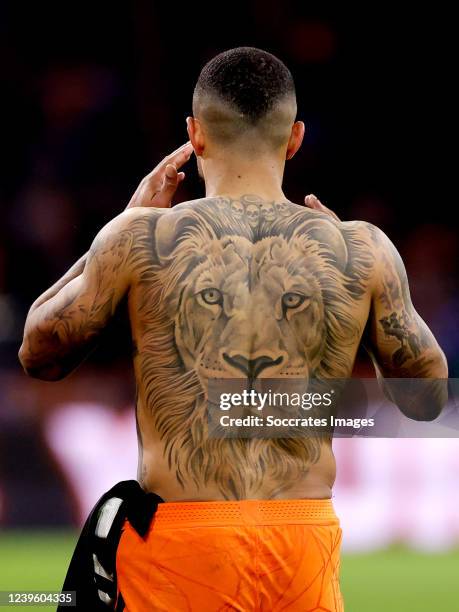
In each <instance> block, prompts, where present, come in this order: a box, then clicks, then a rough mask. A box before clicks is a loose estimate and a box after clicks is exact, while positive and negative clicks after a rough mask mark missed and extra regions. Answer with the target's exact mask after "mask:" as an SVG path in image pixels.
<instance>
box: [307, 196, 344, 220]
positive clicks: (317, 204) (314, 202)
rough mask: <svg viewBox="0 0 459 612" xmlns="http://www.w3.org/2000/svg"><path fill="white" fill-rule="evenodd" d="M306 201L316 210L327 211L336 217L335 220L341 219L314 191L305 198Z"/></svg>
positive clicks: (309, 206) (327, 213) (308, 205)
mask: <svg viewBox="0 0 459 612" xmlns="http://www.w3.org/2000/svg"><path fill="white" fill-rule="evenodd" d="M304 203H305V205H306V206H307V207H308V208H312V209H314V210H319V211H320V212H323V213H325V214H326V215H329V216H330V217H332V219H335V221H340V218H339V217H338V215H337V214H335V213H334V212H333V211H332V210H330V209H329V208H327V207H326V206H324V205H323V204H322V202H321V201H320V200H319V198H317V197H316V196H315V195H314V194H313V193H310V194H309V195H307V196H306V197H305V198H304Z"/></svg>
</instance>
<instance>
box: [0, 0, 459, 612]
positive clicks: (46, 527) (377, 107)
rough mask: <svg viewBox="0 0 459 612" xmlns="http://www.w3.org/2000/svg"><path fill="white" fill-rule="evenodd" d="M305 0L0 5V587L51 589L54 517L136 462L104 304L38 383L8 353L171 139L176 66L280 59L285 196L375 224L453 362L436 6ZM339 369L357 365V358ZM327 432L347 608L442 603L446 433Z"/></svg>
mask: <svg viewBox="0 0 459 612" xmlns="http://www.w3.org/2000/svg"><path fill="white" fill-rule="evenodd" d="M314 6H315V5H313V3H308V2H300V1H298V2H295V1H288V0H285V1H284V2H282V3H281V2H273V1H270V0H264V1H260V0H251V1H246V2H231V3H228V4H226V5H222V4H221V3H208V4H207V3H206V2H200V3H197V4H196V5H193V4H187V5H186V6H180V5H177V4H176V3H167V2H155V1H147V0H140V1H137V0H136V1H132V2H129V3H104V2H100V3H99V2H98V3H94V2H92V3H90V4H89V3H88V4H87V5H86V4H85V3H84V2H83V3H78V4H68V3H59V4H57V3H56V4H53V3H28V4H26V3H18V2H13V1H5V0H3V1H2V2H0V66H1V82H2V91H3V95H2V98H1V104H2V112H1V115H0V116H1V122H2V126H1V134H2V146H1V149H0V156H1V183H0V528H1V533H0V590H1V589H3V590H5V589H11V588H38V589H45V588H60V585H61V582H62V578H63V575H64V572H65V570H66V564H67V562H68V558H69V555H70V553H71V550H72V547H73V545H74V543H75V537H76V531H75V530H76V528H77V527H78V526H79V525H81V522H82V520H83V518H84V517H85V516H86V514H87V513H88V511H89V509H90V508H91V507H92V505H93V504H94V503H95V501H96V500H97V498H98V497H99V496H100V494H101V493H102V492H104V491H105V490H106V489H108V488H109V487H110V486H112V484H113V483H114V482H116V481H118V480H121V479H125V478H133V477H135V475H136V454H137V447H136V435H135V423H134V413H133V397H134V386H133V378H132V372H131V366H130V362H129V359H128V355H129V333H128V327H127V324H126V320H125V316H124V313H123V312H121V313H120V315H119V316H118V318H117V319H116V321H115V324H114V325H113V329H112V332H113V333H110V335H109V338H107V340H106V341H105V342H104V344H103V346H101V347H100V348H99V349H98V350H97V351H96V352H95V353H94V354H93V355H92V356H91V358H90V359H89V360H88V361H87V362H86V363H85V364H84V365H83V366H82V367H81V368H80V370H79V371H78V372H77V373H75V374H74V375H72V376H71V377H70V378H68V379H67V380H64V381H62V382H59V383H52V384H50V383H43V382H40V381H33V380H29V379H27V378H26V377H25V376H24V374H23V373H22V371H21V369H20V366H19V364H18V361H17V351H18V347H19V345H20V342H21V337H22V328H23V324H24V319H25V316H26V313H27V309H28V307H29V306H30V304H31V303H32V301H33V300H34V299H35V298H36V297H37V296H38V295H39V294H40V293H41V292H42V291H44V290H45V289H46V288H47V287H48V286H49V285H50V284H52V283H53V282H54V281H55V280H56V279H57V278H58V277H59V276H61V275H62V274H63V273H64V272H65V271H66V270H67V268H68V267H69V266H70V265H71V264H73V263H74V261H75V260H76V259H77V258H79V257H80V255H81V254H82V253H83V252H85V251H86V250H87V248H88V247H89V245H90V243H91V241H92V239H93V237H94V236H95V234H96V233H97V231H98V230H99V229H100V228H101V226H102V225H104V224H105V223H106V222H108V221H109V220H110V219H111V218H112V217H113V216H115V215H116V214H118V213H119V212H121V210H122V209H123V208H124V207H125V206H126V203H127V202H128V200H129V199H130V196H131V194H132V192H133V191H134V189H135V187H136V186H137V184H138V182H139V181H140V179H141V178H142V177H143V176H144V175H145V174H146V173H147V172H149V171H150V170H151V168H152V167H153V166H154V165H156V163H157V162H158V161H159V160H160V159H161V158H162V157H163V156H164V155H166V154H168V153H169V152H170V151H171V150H172V149H174V148H176V147H177V146H179V145H180V144H182V143H183V142H184V141H185V140H186V138H187V136H186V131H185V118H186V116H187V115H188V114H190V113H191V96H192V90H193V86H194V83H195V81H196V78H197V76H198V74H199V71H200V69H201V67H202V66H203V64H204V63H205V62H206V61H207V60H209V59H210V58H211V57H212V56H213V55H215V54H216V53H218V52H220V51H222V50H224V49H227V48H230V47H234V46H239V45H252V46H258V47H262V48H264V49H266V50H268V51H271V52H273V53H275V54H276V55H278V56H279V57H280V58H281V59H283V60H284V61H285V63H286V64H287V65H288V66H289V67H290V69H291V70H292V72H293V75H294V78H295V80H296V85H297V94H298V101H299V108H298V117H299V118H300V119H302V120H303V121H305V123H306V126H307V135H306V139H305V142H304V145H303V147H302V149H301V150H300V152H299V153H298V154H297V156H296V157H295V158H294V159H293V160H292V161H291V162H289V163H288V164H287V170H286V179H285V192H286V194H287V196H288V197H289V198H290V199H291V200H293V201H297V202H299V203H300V202H302V200H303V197H304V195H305V194H307V193H311V192H313V193H315V194H316V195H318V196H319V197H320V198H321V199H322V201H323V202H324V203H325V204H327V205H328V206H329V207H331V208H332V209H334V210H335V211H336V212H337V213H338V215H339V216H340V217H341V218H343V219H345V220H348V219H349V220H350V219H363V220H366V221H370V222H372V223H375V224H377V225H379V226H380V227H381V228H382V229H383V230H384V231H385V232H386V233H388V234H389V236H390V237H391V238H392V240H393V241H394V242H395V244H396V246H397V247H398V249H399V251H400V252H401V254H402V257H403V258H404V260H405V263H406V266H407V270H408V275H409V278H410V281H411V291H412V295H413V301H414V303H415V305H416V308H417V309H418V311H419V312H420V314H421V315H422V316H423V318H424V319H425V320H426V321H427V322H428V324H429V326H430V327H431V329H432V330H433V331H434V333H435V335H436V337H437V338H438V340H439V342H440V344H441V346H442V347H443V349H444V351H445V353H446V354H447V357H448V361H449V367H450V376H451V377H459V326H458V316H457V315H458V304H459V282H458V279H459V274H458V261H459V257H458V250H459V241H458V238H457V226H455V225H454V207H453V206H452V204H453V197H454V195H455V193H456V187H455V185H454V186H453V176H454V175H453V159H452V157H451V153H452V150H453V149H452V146H451V143H454V142H455V139H454V134H455V128H456V125H457V123H456V122H455V119H456V113H457V111H454V112H453V108H454V103H453V97H452V96H453V91H452V90H453V83H452V81H453V79H452V74H453V67H452V64H453V54H454V51H455V50H454V49H453V40H454V35H455V34H454V32H453V23H454V20H453V19H452V17H451V16H448V15H445V14H443V13H441V12H440V9H438V10H437V11H435V10H433V9H432V7H429V8H427V7H426V8H425V9H421V8H419V6H418V7H417V9H416V12H412V11H411V12H410V13H409V14H408V13H407V14H404V13H403V10H402V9H401V8H400V7H397V9H396V10H395V9H393V10H391V9H390V8H388V7H387V8H385V9H384V10H383V9H381V10H380V11H376V10H373V12H372V13H369V12H367V13H365V12H362V10H361V9H360V10H359V11H357V10H356V9H355V10H353V9H352V8H349V7H348V6H346V10H344V9H341V10H338V11H336V12H334V13H333V14H331V13H330V14H328V13H326V12H325V11H324V10H322V11H321V10H318V9H315V8H314ZM423 11H424V12H423ZM185 170H186V172H187V180H186V181H185V183H184V184H183V185H182V186H181V187H180V191H179V192H178V194H177V197H176V201H177V202H179V201H183V200H185V199H192V198H195V197H199V196H200V195H201V194H202V193H203V192H202V185H201V183H200V181H199V179H198V177H197V173H196V170H195V168H194V164H193V163H190V164H189V165H188V167H186V168H185ZM355 373H356V375H359V376H362V377H363V376H373V372H372V370H371V366H370V364H369V363H368V360H367V359H366V358H365V356H364V355H360V356H359V359H358V363H357V364H356V371H355ZM335 448H336V453H337V459H338V481H337V486H336V491H335V504H336V507H337V510H338V512H339V514H340V515H341V519H342V526H343V530H344V551H345V555H344V558H343V566H342V572H343V578H342V580H343V590H344V593H345V596H346V601H347V603H348V609H349V610H356V611H359V610H364V611H369V610H370V611H373V610H375V611H376V610H387V609H389V608H390V609H391V610H401V611H406V610H410V609H416V610H418V611H419V610H424V609H426V610H432V609H435V610H437V611H440V610H448V611H449V610H452V609H453V607H454V606H452V605H451V602H452V601H454V602H456V603H455V604H454V605H456V604H457V596H458V595H459V588H458V586H457V580H456V579H457V575H458V571H459V554H458V552H457V547H458V546H459V510H458V508H459V487H458V483H459V442H458V440H426V439H401V440H338V441H337V443H336V445H335ZM423 606H424V607H423Z"/></svg>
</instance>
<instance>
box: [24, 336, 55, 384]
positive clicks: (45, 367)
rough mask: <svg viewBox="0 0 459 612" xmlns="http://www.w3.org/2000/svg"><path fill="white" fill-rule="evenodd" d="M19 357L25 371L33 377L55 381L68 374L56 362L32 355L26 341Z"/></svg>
mask: <svg viewBox="0 0 459 612" xmlns="http://www.w3.org/2000/svg"><path fill="white" fill-rule="evenodd" d="M18 358H19V362H20V364H21V366H22V368H23V370H24V372H25V373H26V374H27V376H30V377H31V378H38V379H39V380H44V381H47V382H55V381H58V380H62V379H63V378H64V377H65V375H66V373H65V372H64V371H63V369H62V368H61V367H59V366H58V365H57V364H56V363H52V362H49V361H45V360H43V359H40V357H38V356H36V355H32V354H31V353H30V351H29V350H28V349H27V348H26V347H25V345H24V342H23V343H22V345H21V348H20V349H19V353H18Z"/></svg>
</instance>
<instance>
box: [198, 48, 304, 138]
mask: <svg viewBox="0 0 459 612" xmlns="http://www.w3.org/2000/svg"><path fill="white" fill-rule="evenodd" d="M193 114H194V115H195V117H196V118H197V119H199V120H200V121H201V122H202V123H203V125H204V127H205V129H206V131H207V132H208V135H209V137H210V138H211V139H212V140H213V141H214V142H215V143H217V144H222V145H225V147H228V146H231V145H235V146H237V145H242V146H245V145H246V144H247V142H249V141H252V142H253V139H257V142H258V143H259V144H261V145H262V146H263V145H264V146H267V147H269V148H273V149H274V148H278V147H280V146H282V145H283V144H285V143H286V142H287V141H288V138H289V135H290V130H291V127H292V124H293V122H294V120H295V116H296V96H295V85H294V82H293V78H292V75H291V73H290V71H289V69H288V68H287V67H286V66H285V64H283V62H281V61H280V60H279V59H278V58H277V57H275V56H274V55H272V54H271V53H268V52H266V51H262V50H260V49H255V48H254V47H237V48H235V49H230V50H229V51H225V52H223V53H220V54H219V55H217V56H216V57H214V58H213V59H212V60H211V61H210V62H208V63H207V64H206V65H205V66H204V68H203V69H202V71H201V74H200V75H199V78H198V81H197V83H196V87H195V90H194V95H193Z"/></svg>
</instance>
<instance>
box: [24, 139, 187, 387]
mask: <svg viewBox="0 0 459 612" xmlns="http://www.w3.org/2000/svg"><path fill="white" fill-rule="evenodd" d="M192 151H193V148H192V146H191V144H190V143H189V142H187V143H185V144H184V145H182V146H181V147H179V148H178V149H176V150H175V151H173V152H172V153H171V154H170V155H168V156H167V157H165V158H164V159H163V160H162V161H161V162H160V163H159V164H158V165H157V166H156V167H155V168H154V169H153V170H152V171H151V172H150V173H149V174H148V175H147V176H145V178H143V179H142V181H141V183H140V184H139V186H138V188H137V189H136V191H135V193H134V195H133V196H132V198H131V200H130V202H129V204H128V206H127V208H128V209H135V211H136V212H135V211H134V212H133V211H132V210H129V211H126V212H125V213H123V214H122V215H120V216H119V217H116V218H115V219H114V220H113V221H112V222H111V223H109V224H108V225H107V226H106V227H105V228H104V229H103V230H102V231H101V232H100V233H99V235H98V236H97V237H96V239H95V240H94V243H93V245H92V247H91V249H90V251H89V253H87V254H86V255H84V256H83V257H82V258H81V259H79V260H78V262H77V263H76V264H75V265H74V266H72V268H70V270H69V271H68V272H67V273H66V274H64V276H63V277H62V278H61V279H60V280H59V281H58V282H57V283H55V284H54V285H53V286H52V287H51V288H50V289H48V290H47V291H45V293H43V295H41V296H40V297H39V298H38V299H37V300H36V301H35V302H34V303H33V304H32V306H31V308H30V310H29V314H28V316H27V321H26V325H25V330H24V340H23V343H22V346H21V349H20V351H19V359H20V361H21V363H22V365H23V367H24V369H25V371H26V372H27V373H28V374H29V375H30V376H35V377H37V378H42V379H44V380H59V379H60V378H63V377H64V376H65V375H66V374H68V373H69V372H70V371H72V370H73V369H74V368H75V367H76V366H77V365H78V364H79V363H80V361H81V360H82V359H83V358H84V357H85V356H86V355H87V354H88V352H89V351H90V350H91V348H92V347H93V346H94V344H95V341H96V339H97V337H98V336H99V335H100V332H101V331H102V330H103V329H104V327H105V326H106V324H107V323H108V321H109V319H110V318H111V316H112V315H113V313H114V311H115V309H116V306H117V304H118V302H119V301H120V300H121V298H122V297H123V295H124V294H125V293H126V292H127V290H128V288H129V274H130V269H129V265H128V262H129V253H130V248H131V245H132V241H133V230H131V229H130V228H131V225H130V223H131V222H132V220H133V219H134V218H137V217H138V216H139V215H140V214H143V213H140V212H139V208H143V209H145V208H152V207H153V208H168V207H169V206H170V205H171V201H172V197H173V195H174V193H175V191H176V189H177V187H178V185H179V183H181V182H182V181H183V179H184V178H185V174H184V172H178V169H179V168H181V167H182V166H183V164H185V163H186V162H187V161H188V159H189V158H190V155H191V153H192Z"/></svg>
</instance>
